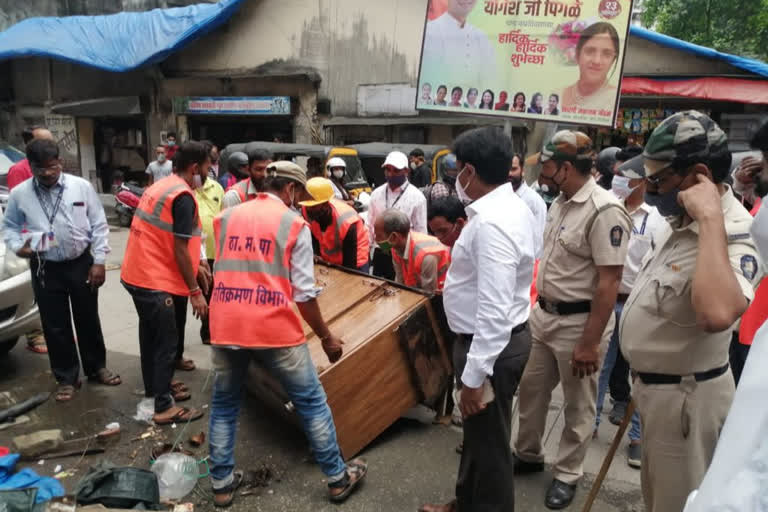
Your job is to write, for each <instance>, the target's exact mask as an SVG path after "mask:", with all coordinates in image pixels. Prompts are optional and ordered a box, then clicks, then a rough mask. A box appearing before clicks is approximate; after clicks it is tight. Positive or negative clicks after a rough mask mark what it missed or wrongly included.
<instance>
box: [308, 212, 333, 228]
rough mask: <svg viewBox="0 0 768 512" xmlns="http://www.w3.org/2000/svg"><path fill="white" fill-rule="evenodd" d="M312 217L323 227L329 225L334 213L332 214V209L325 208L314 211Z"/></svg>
mask: <svg viewBox="0 0 768 512" xmlns="http://www.w3.org/2000/svg"><path fill="white" fill-rule="evenodd" d="M310 218H311V219H312V220H314V221H315V222H317V223H318V224H320V226H321V227H323V228H325V227H327V226H329V225H330V224H331V222H332V221H333V215H331V210H330V209H323V210H318V211H315V212H312V214H311V215H310Z"/></svg>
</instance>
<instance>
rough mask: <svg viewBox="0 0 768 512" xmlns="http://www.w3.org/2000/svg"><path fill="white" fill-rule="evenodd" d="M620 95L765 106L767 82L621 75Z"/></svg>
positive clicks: (719, 78) (767, 98) (767, 102)
mask: <svg viewBox="0 0 768 512" xmlns="http://www.w3.org/2000/svg"><path fill="white" fill-rule="evenodd" d="M621 94H622V95H633V94H636V95H638V94H639V95H644V96H673V97H683V98H696V99H701V100H712V101H732V102H736V103H752V104H758V105H764V104H768V81H766V80H745V79H741V78H725V77H708V78H689V79H683V78H681V79H654V78H643V77H624V78H623V79H622V80H621Z"/></svg>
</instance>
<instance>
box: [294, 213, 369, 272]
mask: <svg viewBox="0 0 768 512" xmlns="http://www.w3.org/2000/svg"><path fill="white" fill-rule="evenodd" d="M330 205H331V212H332V216H333V220H332V221H331V224H330V225H329V226H328V227H327V228H325V231H323V230H322V229H321V228H320V224H319V223H318V222H317V221H311V222H310V224H309V229H310V231H312V236H313V237H315V240H317V242H318V244H319V245H320V257H321V258H322V259H323V261H327V262H328V263H331V264H333V265H342V264H343V262H344V253H343V250H342V249H343V244H344V239H345V238H346V237H347V233H348V232H349V228H351V227H352V226H354V225H357V262H356V263H355V268H360V267H362V266H363V265H365V264H366V263H368V254H369V252H370V241H369V240H368V232H367V231H366V229H365V224H364V223H363V219H362V218H361V217H360V216H359V215H358V214H357V212H356V211H355V209H354V208H352V207H351V206H349V205H348V204H347V203H345V202H344V201H339V200H338V199H331V200H330ZM302 213H303V214H304V218H305V219H307V222H309V217H307V209H306V208H302Z"/></svg>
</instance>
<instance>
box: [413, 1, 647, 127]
mask: <svg viewBox="0 0 768 512" xmlns="http://www.w3.org/2000/svg"><path fill="white" fill-rule="evenodd" d="M631 12H632V3H631V0H560V1H554V0H500V1H493V0H430V1H429V6H428V9H427V20H426V23H425V29H424V40H423V44H422V53H421V66H420V70H419V85H418V91H417V99H416V108H417V109H420V110H440V111H450V112H456V113H460V112H462V113H472V114H482V115H492V116H499V117H516V118H523V119H530V120H538V121H554V122H567V123H578V124H591V125H597V126H606V127H610V126H613V125H614V119H615V116H616V110H617V104H618V99H619V91H620V78H621V70H622V67H623V64H624V54H625V48H626V41H627V37H628V33H629V23H630V16H631Z"/></svg>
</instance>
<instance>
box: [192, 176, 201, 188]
mask: <svg viewBox="0 0 768 512" xmlns="http://www.w3.org/2000/svg"><path fill="white" fill-rule="evenodd" d="M202 186H203V178H201V177H200V175H199V174H195V175H194V176H192V188H193V189H198V188H200V187H202Z"/></svg>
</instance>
